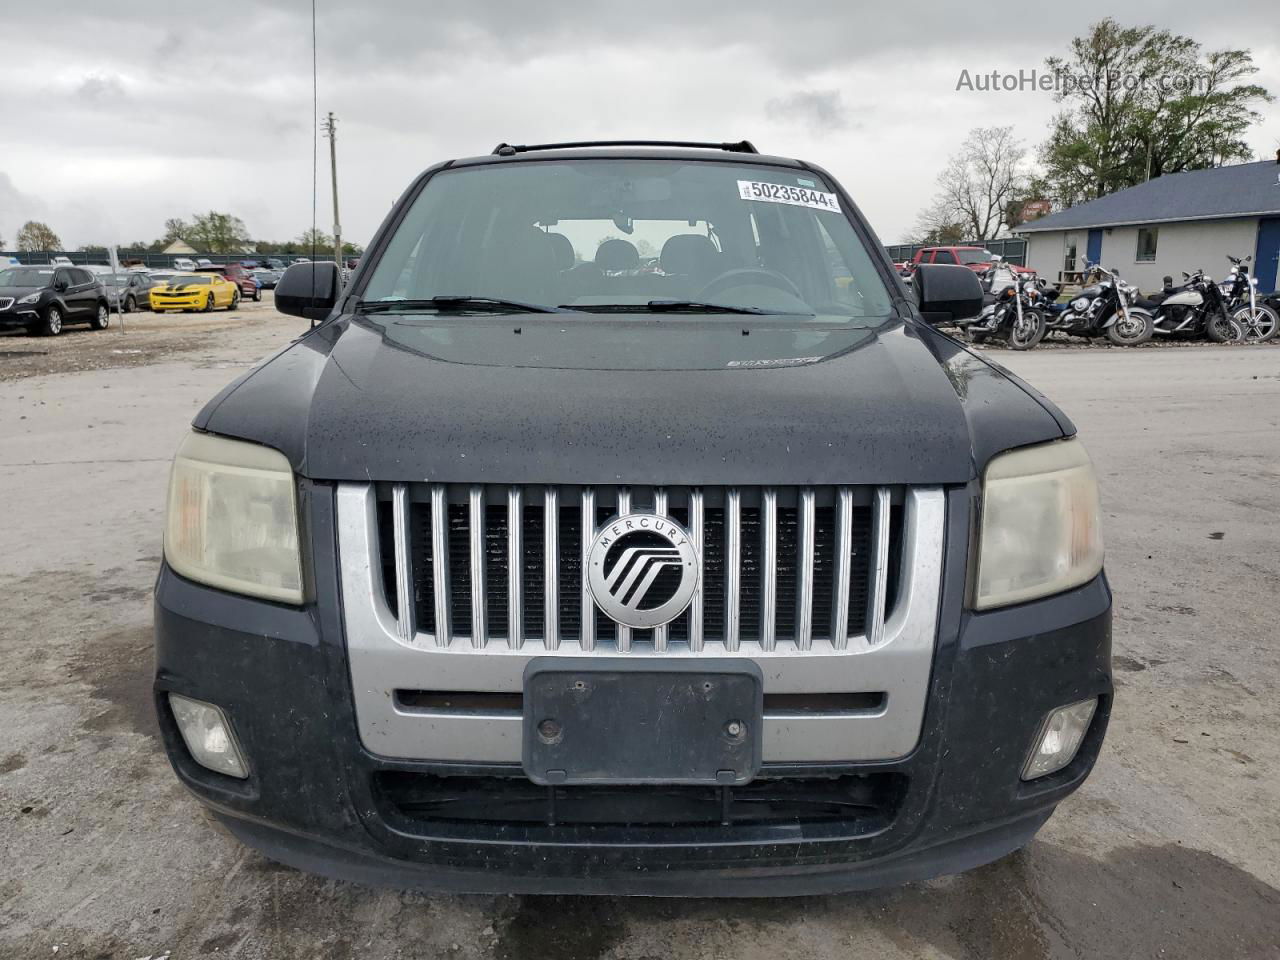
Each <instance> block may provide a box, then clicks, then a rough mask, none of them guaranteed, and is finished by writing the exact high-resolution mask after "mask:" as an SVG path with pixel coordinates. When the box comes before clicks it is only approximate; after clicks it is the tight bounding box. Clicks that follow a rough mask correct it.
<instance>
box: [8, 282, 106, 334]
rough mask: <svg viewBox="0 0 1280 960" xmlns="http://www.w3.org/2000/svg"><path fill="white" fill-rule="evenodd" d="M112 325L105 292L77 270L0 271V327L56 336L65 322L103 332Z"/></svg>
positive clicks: (100, 285)
mask: <svg viewBox="0 0 1280 960" xmlns="http://www.w3.org/2000/svg"><path fill="white" fill-rule="evenodd" d="M110 322H111V311H110V309H109V308H108V306H107V291H106V288H105V287H103V285H102V283H101V282H99V281H98V279H97V278H96V277H94V275H93V274H91V273H90V272H89V271H88V270H84V269H82V268H80V267H65V266H30V267H5V268H3V269H0V327H16V326H23V327H26V328H27V330H28V331H29V332H31V333H42V334H44V335H45V336H49V337H56V336H57V335H58V334H60V333H61V332H62V328H63V326H65V325H66V324H68V323H87V324H89V326H91V327H93V329H95V330H105V329H106V328H107V325H108V324H109V323H110Z"/></svg>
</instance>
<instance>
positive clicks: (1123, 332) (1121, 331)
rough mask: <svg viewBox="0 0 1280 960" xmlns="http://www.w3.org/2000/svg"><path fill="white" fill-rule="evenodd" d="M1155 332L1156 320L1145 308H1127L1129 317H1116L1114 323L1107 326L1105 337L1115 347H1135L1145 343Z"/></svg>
mask: <svg viewBox="0 0 1280 960" xmlns="http://www.w3.org/2000/svg"><path fill="white" fill-rule="evenodd" d="M1155 332H1156V321H1155V318H1154V317H1152V316H1151V314H1149V313H1147V312H1146V311H1145V310H1138V309H1136V308H1134V307H1130V308H1129V319H1128V320H1125V318H1124V317H1123V316H1118V317H1116V321H1115V323H1113V324H1111V326H1109V327H1107V339H1108V340H1110V341H1111V342H1112V343H1114V344H1115V345H1116V346H1117V347H1136V346H1138V345H1139V344H1143V343H1146V342H1147V341H1148V340H1150V339H1151V338H1152V337H1153V336H1155Z"/></svg>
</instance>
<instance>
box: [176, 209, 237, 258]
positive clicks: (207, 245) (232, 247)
mask: <svg viewBox="0 0 1280 960" xmlns="http://www.w3.org/2000/svg"><path fill="white" fill-rule="evenodd" d="M179 222H180V221H179ZM167 226H168V224H167V223H166V228H167ZM182 239H183V240H185V241H186V242H187V243H189V244H191V246H193V247H195V248H196V249H197V250H199V251H201V252H202V253H239V252H241V251H242V250H244V249H245V248H246V247H247V246H249V245H250V244H251V243H252V242H253V241H252V240H251V239H250V237H249V231H248V229H247V228H246V227H245V225H244V221H243V220H241V219H240V218H239V217H235V216H232V215H231V214H229V213H219V212H218V211H216V210H210V211H209V212H208V213H198V214H196V215H195V216H193V217H192V218H191V223H190V225H189V226H187V228H186V233H185V234H183V235H182Z"/></svg>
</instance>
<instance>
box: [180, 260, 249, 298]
mask: <svg viewBox="0 0 1280 960" xmlns="http://www.w3.org/2000/svg"><path fill="white" fill-rule="evenodd" d="M195 272H196V273H220V274H222V275H223V276H224V277H226V278H227V279H228V280H230V281H231V282H232V283H234V284H235V285H236V286H238V287H239V288H240V296H241V297H244V298H246V299H248V300H261V299H262V288H261V287H259V286H258V281H257V280H255V279H254V276H253V273H252V272H251V271H249V270H246V269H245V268H244V267H243V266H241V265H240V264H238V263H218V264H214V265H213V266H211V267H196V271H195Z"/></svg>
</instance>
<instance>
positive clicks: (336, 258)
mask: <svg viewBox="0 0 1280 960" xmlns="http://www.w3.org/2000/svg"><path fill="white" fill-rule="evenodd" d="M324 135H325V136H326V137H328V138H329V169H330V170H331V171H332V173H333V262H334V263H336V264H337V265H338V283H339V284H341V283H342V223H341V221H340V220H339V219H338V118H337V117H335V116H334V115H333V111H332V110H330V111H329V115H328V116H327V117H326V118H325V121H324Z"/></svg>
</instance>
